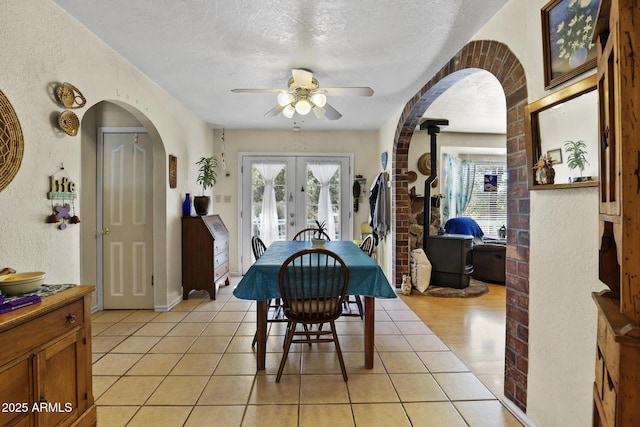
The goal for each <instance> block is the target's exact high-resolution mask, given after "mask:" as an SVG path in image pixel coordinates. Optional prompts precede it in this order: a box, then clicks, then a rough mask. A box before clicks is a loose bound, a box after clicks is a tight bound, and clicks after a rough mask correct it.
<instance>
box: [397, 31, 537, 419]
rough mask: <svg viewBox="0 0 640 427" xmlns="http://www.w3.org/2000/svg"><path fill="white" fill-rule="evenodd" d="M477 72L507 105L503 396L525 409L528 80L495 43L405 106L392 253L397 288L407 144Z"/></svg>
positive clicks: (405, 224)
mask: <svg viewBox="0 0 640 427" xmlns="http://www.w3.org/2000/svg"><path fill="white" fill-rule="evenodd" d="M478 70H486V71H488V72H490V73H492V74H493V75H494V76H495V77H496V78H497V79H498V81H499V82H500V84H501V85H502V88H503V90H504V93H505V96H506V101H507V173H508V183H509V184H508V185H509V188H508V191H507V204H508V206H507V228H508V235H507V241H508V244H507V260H506V270H507V271H506V288H507V307H506V349H505V381H504V394H505V396H506V397H507V398H509V399H510V400H511V401H513V402H514V403H515V404H516V405H517V406H518V407H519V408H520V409H521V410H523V411H526V405H527V371H528V365H529V355H528V353H529V343H528V328H529V191H528V184H527V173H528V168H527V157H526V150H525V119H524V107H525V105H526V104H527V84H526V83H527V82H526V77H525V72H524V68H523V67H522V64H521V63H520V61H519V60H518V58H516V56H515V55H514V54H513V53H512V52H511V50H509V48H508V47H507V46H506V45H504V44H502V43H499V42H496V41H488V40H478V41H473V42H470V43H469V44H467V45H466V46H464V47H463V48H462V49H461V50H460V51H459V52H458V53H457V54H456V55H455V56H454V57H453V58H452V59H451V60H450V61H449V63H448V64H447V65H445V66H444V67H443V68H442V69H441V70H440V71H439V72H438V73H437V74H436V75H435V77H434V78H433V79H432V80H431V81H429V82H428V83H427V84H426V85H425V86H423V87H422V89H420V91H419V92H418V93H416V94H415V95H414V96H413V98H412V99H411V100H410V101H409V102H408V103H407V104H406V105H405V108H404V110H403V112H402V115H401V117H400V120H399V122H398V127H397V128H396V134H395V138H394V145H393V158H392V173H393V198H392V209H391V212H392V213H393V218H392V226H393V231H394V233H392V235H393V252H392V268H393V273H392V274H393V277H394V281H395V284H396V286H399V285H400V283H401V282H402V275H403V274H407V275H408V274H409V216H410V199H409V190H408V181H407V171H408V160H409V159H408V157H409V144H410V142H411V138H412V136H413V133H414V130H415V128H416V126H417V125H418V123H419V121H420V119H421V118H422V115H423V114H424V112H425V111H426V110H427V108H428V107H429V106H430V105H431V103H432V102H433V101H434V100H435V99H436V98H438V96H440V94H442V93H443V92H444V91H445V90H447V89H448V88H449V87H451V86H452V85H454V84H455V83H456V82H457V81H459V80H461V79H462V78H463V77H465V76H467V75H469V74H472V73H474V72H476V71H478Z"/></svg>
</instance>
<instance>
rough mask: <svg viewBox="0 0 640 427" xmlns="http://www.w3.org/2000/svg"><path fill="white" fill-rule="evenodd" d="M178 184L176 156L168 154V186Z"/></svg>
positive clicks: (172, 186) (171, 186)
mask: <svg viewBox="0 0 640 427" xmlns="http://www.w3.org/2000/svg"><path fill="white" fill-rule="evenodd" d="M177 186H178V158H177V157H176V156H172V155H171V154H169V188H176V187H177Z"/></svg>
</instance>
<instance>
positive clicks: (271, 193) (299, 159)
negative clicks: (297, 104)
mask: <svg viewBox="0 0 640 427" xmlns="http://www.w3.org/2000/svg"><path fill="white" fill-rule="evenodd" d="M240 162H241V165H242V194H241V200H242V201H241V203H242V207H241V217H242V233H241V236H240V241H239V247H240V248H242V250H241V260H240V263H241V265H242V272H243V274H244V273H245V272H246V271H247V269H248V268H249V266H250V265H251V264H252V262H253V256H252V253H251V244H250V241H251V236H253V235H257V236H260V238H261V239H262V240H263V241H264V242H265V244H266V245H267V246H268V245H269V244H271V242H273V241H275V240H289V239H291V238H293V236H294V235H295V234H296V232H298V231H299V230H301V229H303V228H306V227H310V226H314V225H315V220H316V219H318V220H320V221H321V222H325V223H326V225H327V231H328V233H329V235H330V237H331V239H332V240H345V239H351V237H352V234H353V230H352V225H351V223H352V221H351V215H352V213H351V206H352V203H351V191H350V188H351V182H352V179H353V177H352V176H351V169H352V168H351V165H352V163H353V158H352V156H350V155H344V154H342V155H328V154H317V155H310V154H299V155H298V154H289V155H283V154H253V153H251V154H249V153H246V154H241V155H240Z"/></svg>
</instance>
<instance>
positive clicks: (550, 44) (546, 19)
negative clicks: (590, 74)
mask: <svg viewBox="0 0 640 427" xmlns="http://www.w3.org/2000/svg"><path fill="white" fill-rule="evenodd" d="M600 1H601V0H552V1H550V2H549V3H547V4H546V5H545V6H544V7H543V8H542V10H541V16H542V51H543V57H544V58H543V62H544V85H545V89H550V88H553V87H555V86H558V85H559V84H561V83H564V82H566V81H567V80H570V79H572V78H574V77H576V76H578V75H580V74H582V73H584V72H586V71H588V70H590V69H592V68H594V67H595V66H596V60H597V58H596V56H597V52H596V51H597V49H596V46H595V44H594V43H593V41H592V36H593V28H594V27H595V20H596V16H597V13H598V8H599V7H600Z"/></svg>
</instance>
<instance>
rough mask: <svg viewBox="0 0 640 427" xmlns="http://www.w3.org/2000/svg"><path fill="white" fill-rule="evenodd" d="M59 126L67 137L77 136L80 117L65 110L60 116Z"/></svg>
mask: <svg viewBox="0 0 640 427" xmlns="http://www.w3.org/2000/svg"><path fill="white" fill-rule="evenodd" d="M58 126H60V129H62V130H63V131H64V132H65V133H66V134H67V135H71V136H76V135H77V134H78V128H79V127H80V120H78V116H76V113H74V112H73V111H69V110H64V111H63V112H61V113H60V115H59V116H58Z"/></svg>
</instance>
